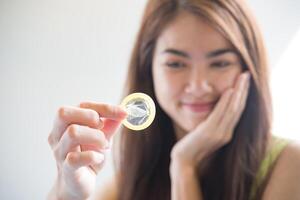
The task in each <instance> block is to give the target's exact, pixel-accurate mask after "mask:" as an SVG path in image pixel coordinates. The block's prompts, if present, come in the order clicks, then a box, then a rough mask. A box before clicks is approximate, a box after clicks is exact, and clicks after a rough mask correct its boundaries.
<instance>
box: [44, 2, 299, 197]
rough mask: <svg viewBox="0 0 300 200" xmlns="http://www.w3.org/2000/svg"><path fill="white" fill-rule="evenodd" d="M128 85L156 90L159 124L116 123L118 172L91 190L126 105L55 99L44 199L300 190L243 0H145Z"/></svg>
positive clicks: (292, 149) (293, 147)
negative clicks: (64, 103)
mask: <svg viewBox="0 0 300 200" xmlns="http://www.w3.org/2000/svg"><path fill="white" fill-rule="evenodd" d="M126 86H127V87H126V90H125V91H126V92H125V94H124V96H126V95H128V94H130V93H133V92H143V93H146V94H148V95H150V96H151V97H152V98H153V99H154V101H155V103H156V106H157V114H156V118H155V120H154V122H153V124H152V125H151V126H150V127H149V128H147V129H145V130H142V131H139V132H138V133H136V131H132V130H129V129H126V128H122V129H121V132H120V134H119V135H117V136H119V137H117V138H116V140H115V143H114V144H116V150H117V151H116V163H115V164H116V176H115V178H114V180H112V181H111V182H110V183H108V184H106V185H105V186H103V187H101V188H99V190H97V191H99V192H95V191H94V187H95V178H96V175H97V173H98V172H99V170H100V169H101V167H102V166H103V163H104V154H103V151H104V149H106V148H107V147H108V146H109V142H108V141H109V140H110V138H111V136H112V135H113V133H114V132H115V130H116V128H117V127H118V126H119V124H120V122H121V120H123V119H124V118H125V117H126V112H125V111H124V110H122V109H121V108H119V107H117V106H112V105H106V104H102V103H97V102H84V103H81V104H80V106H78V107H71V106H70V107H62V108H60V109H59V111H58V116H57V118H56V120H55V123H54V127H53V130H52V131H51V133H50V135H49V143H50V145H51V147H52V149H53V151H54V155H55V158H56V161H57V168H58V175H57V180H56V182H55V184H54V187H53V189H52V190H51V192H50V194H49V199H87V198H89V197H91V196H92V194H94V193H96V194H97V195H94V198H95V199H96V198H97V199H104V200H106V199H120V200H121V199H122V200H147V199H155V200H166V199H172V200H194V199H195V200H201V199H204V200H217V199H218V200H219V199H222V200H246V199H263V200H282V199H289V200H296V199H300V190H299V188H300V171H299V170H298V169H299V168H300V147H299V144H296V143H295V142H289V141H287V140H284V139H282V138H277V137H274V136H272V133H271V114H272V113H271V99H270V91H269V85H268V64H267V60H266V55H265V50H264V45H263V41H262V38H261V35H260V31H259V29H258V28H257V26H256V24H255V21H254V19H253V17H252V15H251V12H250V11H249V10H248V7H247V5H246V4H245V2H244V1H242V0H149V2H148V4H147V6H146V10H145V13H144V17H143V20H142V24H141V29H140V32H139V34H138V37H137V41H136V44H135V48H134V50H133V53H132V58H131V63H130V65H129V71H128V79H127V85H126ZM99 116H101V119H100V118H99Z"/></svg>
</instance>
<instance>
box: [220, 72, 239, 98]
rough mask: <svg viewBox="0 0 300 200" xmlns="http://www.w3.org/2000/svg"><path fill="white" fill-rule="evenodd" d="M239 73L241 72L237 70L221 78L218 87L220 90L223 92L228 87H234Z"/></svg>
mask: <svg viewBox="0 0 300 200" xmlns="http://www.w3.org/2000/svg"><path fill="white" fill-rule="evenodd" d="M239 75H240V72H236V73H232V74H228V75H227V76H225V77H223V78H220V79H219V80H220V81H219V84H218V88H217V89H218V91H219V92H220V93H222V94H223V93H224V92H225V91H226V90H227V89H229V88H234V87H235V85H236V82H237V80H238V77H239Z"/></svg>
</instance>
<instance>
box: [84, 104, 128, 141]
mask: <svg viewBox="0 0 300 200" xmlns="http://www.w3.org/2000/svg"><path fill="white" fill-rule="evenodd" d="M80 107H81V108H88V109H92V110H94V111H96V112H97V113H99V115H100V117H102V118H104V119H103V128H102V129H101V130H102V131H103V132H104V133H105V135H106V138H107V139H110V138H111V136H112V134H113V133H114V132H115V130H116V129H117V128H118V127H119V125H120V124H121V121H122V120H123V119H125V117H126V116H127V113H126V111H125V110H124V109H122V108H121V107H119V106H113V105H108V104H102V103H97V102H84V103H81V104H80Z"/></svg>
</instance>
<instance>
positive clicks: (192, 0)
mask: <svg viewBox="0 0 300 200" xmlns="http://www.w3.org/2000/svg"><path fill="white" fill-rule="evenodd" d="M180 11H185V12H190V13H193V14H195V15H196V16H199V17H202V18H203V19H204V20H207V22H208V23H209V24H211V26H212V27H214V28H215V29H216V30H218V31H219V32H220V33H221V34H222V35H223V36H224V37H225V38H226V39H227V40H228V41H229V42H230V43H231V44H232V45H233V47H234V48H235V50H236V51H237V52H238V54H239V56H240V60H241V64H242V66H243V69H244V70H246V69H247V70H249V71H250V72H251V74H252V78H251V85H250V90H249V96H248V99H247V102H246V107H245V110H244V112H243V114H242V116H241V118H240V121H239V122H238V124H237V126H236V128H235V130H234V135H233V138H232V141H231V142H230V143H229V144H227V145H225V146H223V147H222V148H220V149H219V150H218V151H216V152H215V156H214V158H213V160H212V162H211V163H210V165H209V167H208V168H207V169H206V171H205V173H204V175H202V176H201V177H200V176H199V180H200V183H201V185H200V186H199V187H201V189H202V192H203V195H204V199H208V200H212V199H223V200H240V199H249V196H250V190H251V186H252V184H253V183H254V180H255V176H256V173H257V171H258V168H259V164H260V162H261V160H262V158H263V156H264V154H265V148H266V146H267V142H268V139H269V136H270V124H271V114H272V113H271V101H270V100H271V99H270V92H269V86H268V70H267V62H266V60H267V59H266V55H265V49H264V45H263V41H262V37H261V35H260V31H259V29H258V27H257V25H256V24H255V20H254V18H253V16H252V15H251V12H250V11H249V10H248V7H247V5H246V4H245V2H244V1H242V0H148V3H147V5H146V9H145V12H144V16H143V18H142V23H141V28H140V31H139V33H138V36H137V40H136V43H135V46H134V49H133V52H132V57H131V61H130V64H129V70H128V75H127V82H126V88H125V94H124V96H125V95H128V94H130V93H133V92H144V93H146V94H148V95H150V96H151V97H152V98H153V99H154V101H155V103H156V106H157V114H156V118H155V120H154V122H153V124H152V125H151V126H150V127H149V128H147V129H146V130H143V131H140V132H138V133H137V132H136V131H131V130H128V129H126V128H123V129H122V130H121V133H120V135H119V136H120V138H119V140H118V144H119V146H118V152H117V155H118V156H117V162H116V167H117V172H118V190H119V192H118V194H119V195H118V196H119V199H122V200H141V199H143V200H147V199H156V200H163V199H164V200H166V199H171V197H170V194H171V183H170V176H169V164H170V152H171V149H172V147H173V145H174V144H175V142H176V139H175V133H174V129H173V126H172V120H171V119H170V117H169V116H168V115H167V114H166V113H165V112H164V111H163V110H162V109H161V108H160V106H159V104H158V102H157V100H156V98H155V95H154V89H153V79H152V73H151V70H152V69H151V68H152V60H153V53H154V49H155V44H156V41H157V38H158V37H159V35H160V33H161V32H162V30H163V29H164V28H165V27H166V25H167V24H168V23H170V22H171V21H172V20H173V19H174V18H175V17H176V16H177V15H178V13H179V12H180ZM257 198H259V197H257Z"/></svg>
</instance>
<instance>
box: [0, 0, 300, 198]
mask: <svg viewBox="0 0 300 200" xmlns="http://www.w3.org/2000/svg"><path fill="white" fill-rule="evenodd" d="M144 3H145V0H131V1H124V0H109V1H108V0H105V1H104V0H86V1H80V0H26V1H25V0H0V95H1V96H0V134H1V139H0V155H1V157H2V159H1V164H0V199H12V200H14V199H16V200H17V199H18V200H19V199H25V200H34V199H44V198H45V196H46V194H47V192H48V191H49V189H50V187H51V186H52V184H53V181H54V178H55V173H56V171H55V170H56V168H55V162H54V159H53V157H52V153H51V151H50V148H49V146H48V144H47V136H48V133H49V131H50V130H51V127H52V121H53V118H54V115H55V112H56V110H57V108H58V107H59V106H61V105H76V104H78V103H79V102H80V101H83V100H94V101H102V102H106V103H112V104H117V103H118V101H119V97H120V94H121V90H122V84H123V80H124V78H125V72H126V67H127V63H128V59H129V55H130V52H131V49H132V44H133V41H134V37H135V34H136V31H137V26H138V23H139V21H140V17H141V14H142V9H143V7H144ZM249 3H250V4H251V6H252V7H253V8H254V10H255V13H256V15H257V18H258V19H259V22H260V24H261V25H262V28H263V31H264V35H265V37H266V42H267V47H268V50H269V53H270V59H271V63H272V66H276V68H275V67H274V68H275V69H276V70H277V71H278V73H277V76H276V77H277V78H276V80H278V81H277V82H276V84H273V85H275V87H273V88H275V90H277V91H283V92H284V91H287V89H289V91H290V92H289V93H288V94H287V93H285V94H286V95H287V98H285V96H283V95H282V93H280V92H279V93H278V92H277V96H276V98H277V97H278V98H277V99H279V97H281V99H280V101H278V102H279V104H278V102H277V104H276V106H277V107H280V108H282V109H281V110H283V111H286V109H285V106H284V105H285V103H286V102H291V104H290V106H289V108H290V110H291V111H289V112H288V113H287V115H288V116H286V114H285V113H284V115H283V114H277V115H279V116H283V117H282V118H279V120H277V124H280V126H277V129H276V130H282V132H281V131H278V133H279V132H281V134H283V135H285V134H286V132H287V131H286V130H287V129H286V127H287V126H288V127H289V129H288V130H289V131H288V132H290V133H291V132H293V134H291V135H286V136H288V137H291V138H300V129H299V128H298V127H296V126H295V125H294V124H296V118H297V117H298V116H297V115H296V114H298V112H299V111H300V109H299V105H298V102H299V101H287V100H291V99H296V98H298V97H299V95H298V94H297V91H298V90H297V87H296V86H297V83H298V85H299V80H297V75H298V74H299V73H297V72H300V70H299V67H300V66H298V62H296V53H295V52H296V51H297V52H299V50H300V49H299V46H300V45H299V40H300V39H299V37H300V36H299V35H300V34H298V39H294V42H293V43H292V44H293V45H289V44H290V42H291V40H292V38H294V37H295V35H296V32H297V30H299V28H300V13H299V12H298V11H299V10H300V2H299V1H294V0H277V1H274V0H265V1H259V0H249ZM286 49H289V50H288V51H289V52H290V53H288V52H285V50H286ZM284 52H285V53H284ZM293 52H294V53H293ZM282 55H284V56H282ZM288 67H289V68H288ZM287 71H288V72H289V73H286V72H287ZM292 74H294V75H295V76H294V79H293V81H291V80H290V79H289V77H290V75H292ZM279 75H280V76H279ZM282 77H285V79H283V78H282ZM298 79H299V78H298ZM288 80H290V81H288ZM296 81H298V82H296ZM276 88H281V89H276ZM293 113H294V114H293ZM282 120H285V121H282ZM293 120H294V123H293ZM286 121H290V124H288V123H286ZM291 121H292V122H291ZM283 132H284V133H283ZM110 173H111V166H110V165H107V166H106V167H105V170H104V171H103V172H102V173H101V174H100V176H99V180H100V179H101V178H102V177H106V176H108V175H109V174H110Z"/></svg>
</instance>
